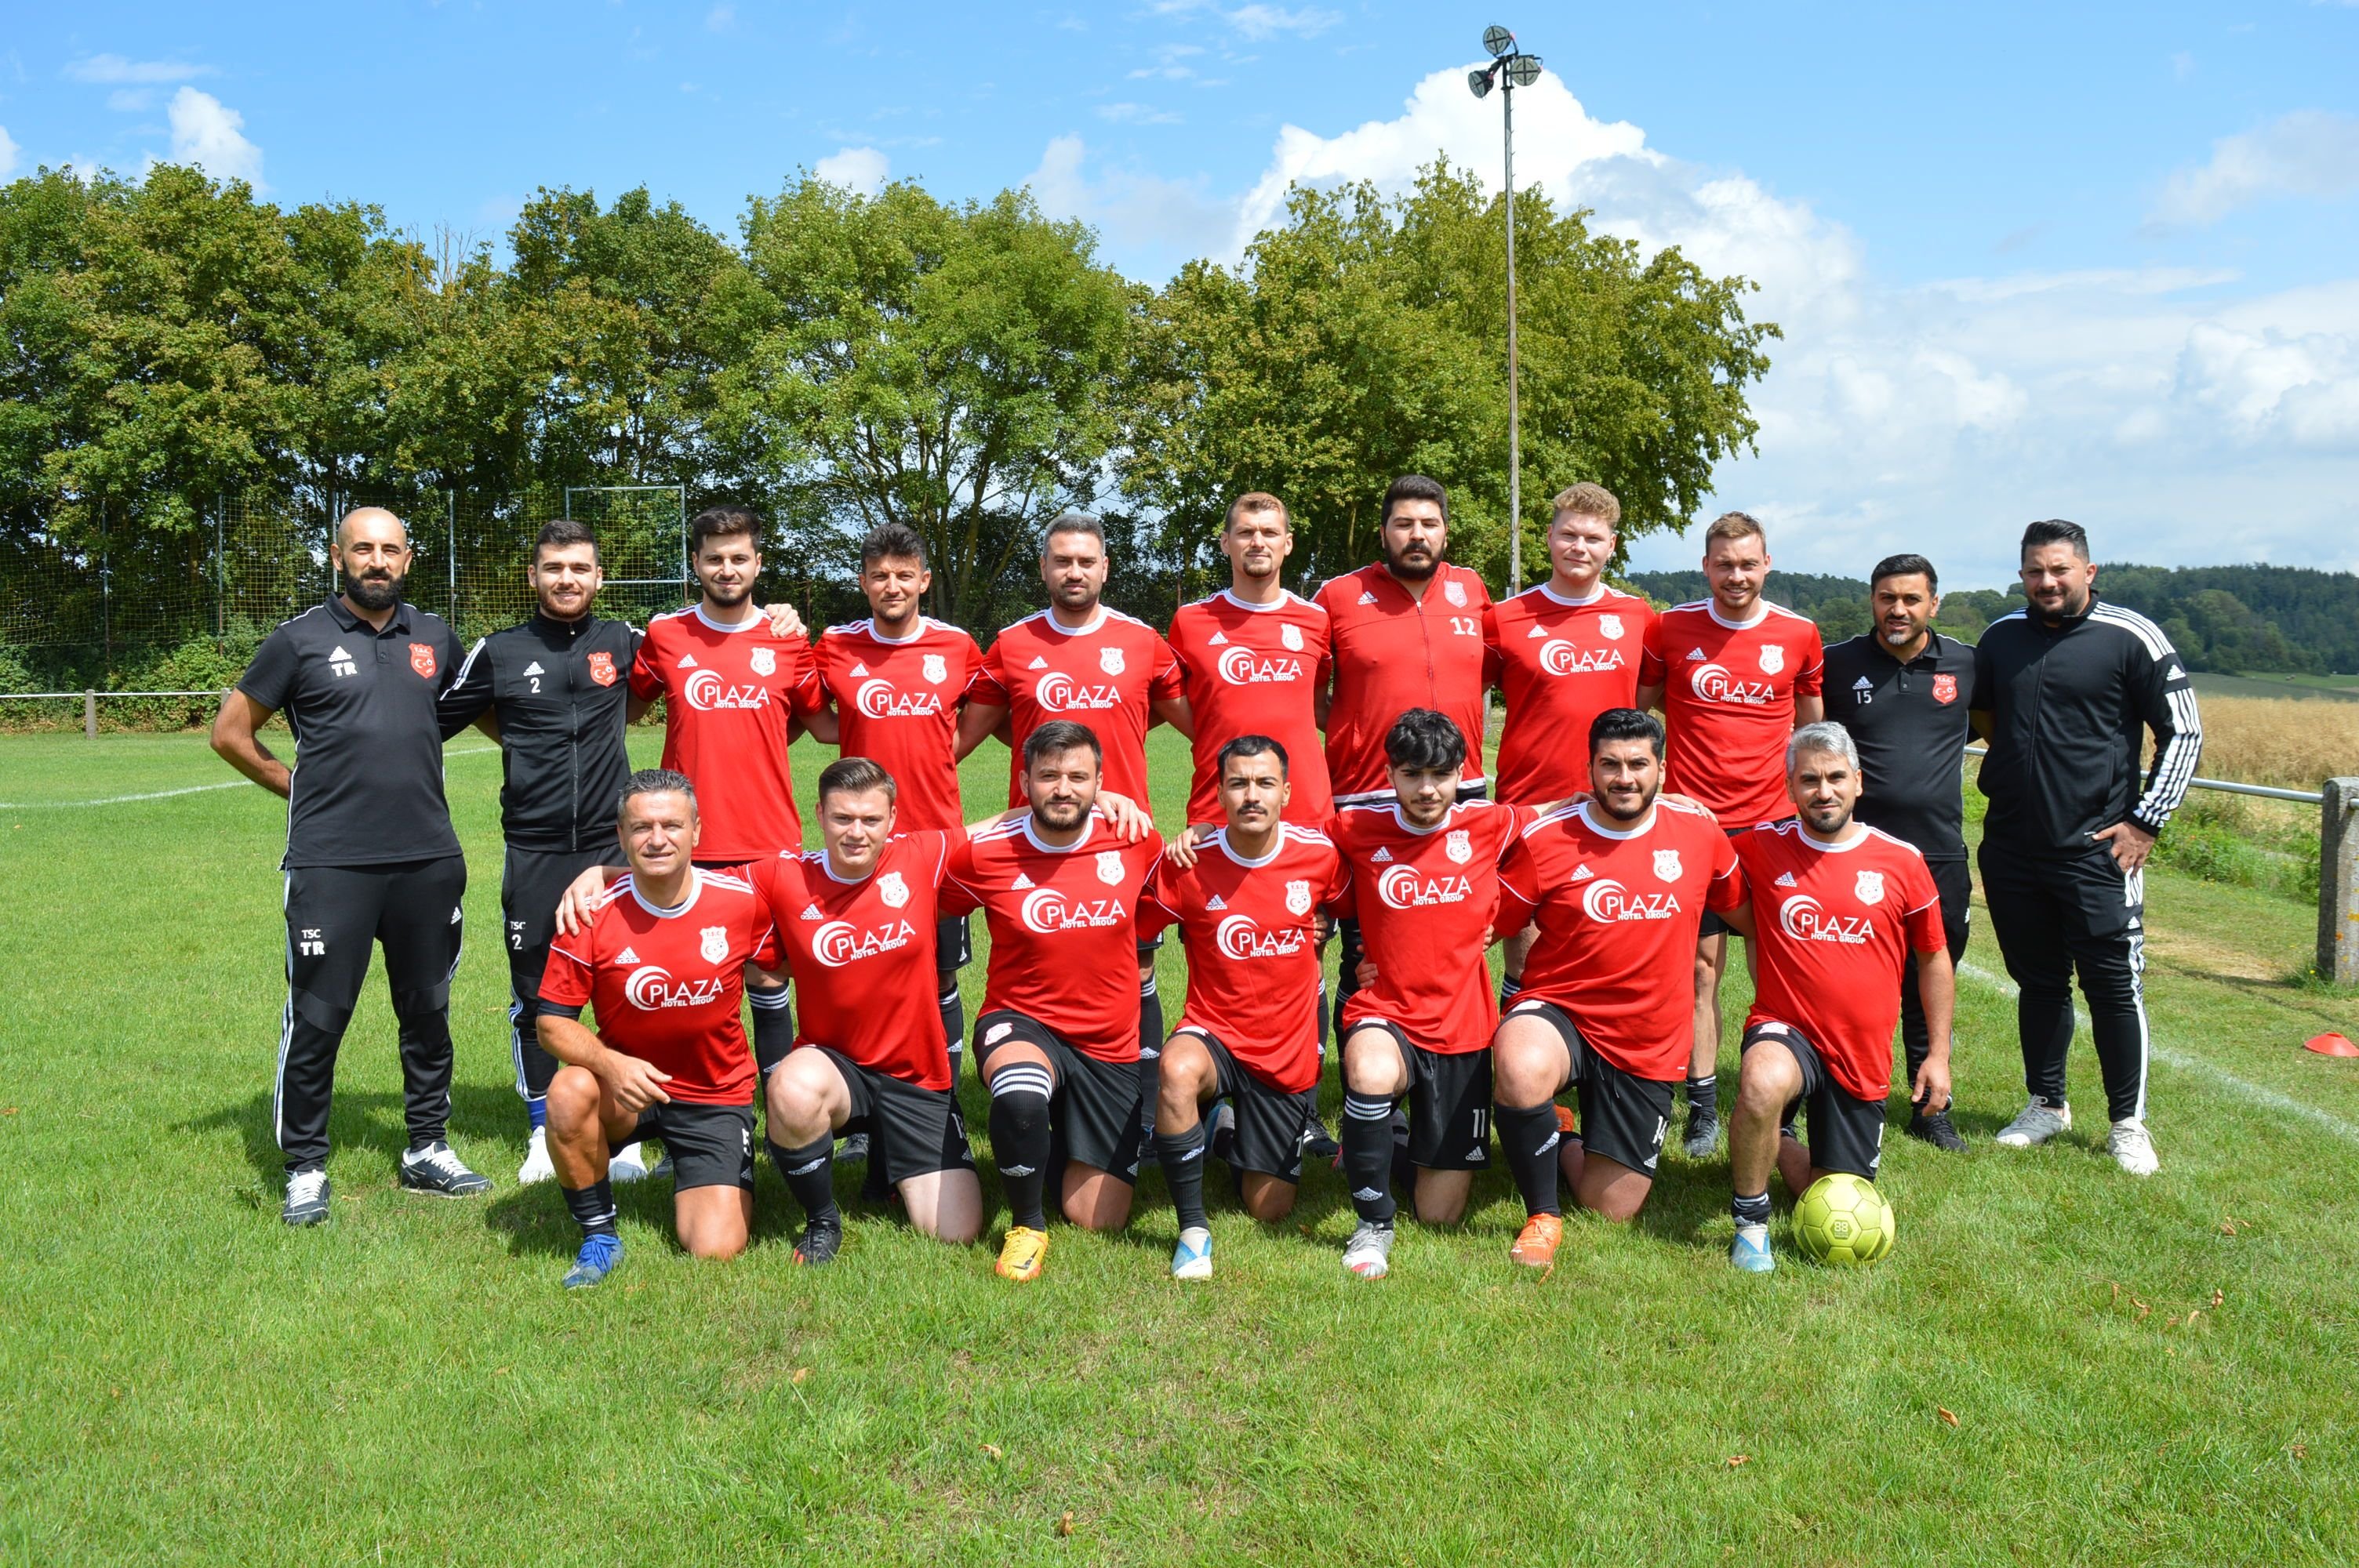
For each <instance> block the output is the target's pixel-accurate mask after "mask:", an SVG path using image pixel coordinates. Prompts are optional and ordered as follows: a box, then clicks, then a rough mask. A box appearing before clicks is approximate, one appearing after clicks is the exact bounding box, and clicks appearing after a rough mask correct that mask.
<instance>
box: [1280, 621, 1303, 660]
mask: <svg viewBox="0 0 2359 1568" xmlns="http://www.w3.org/2000/svg"><path fill="white" fill-rule="evenodd" d="M1277 640H1278V641H1279V642H1280V643H1285V644H1286V649H1287V652H1288V653H1290V654H1299V653H1300V652H1302V628H1300V627H1299V626H1280V627H1279V628H1278V629H1277Z"/></svg>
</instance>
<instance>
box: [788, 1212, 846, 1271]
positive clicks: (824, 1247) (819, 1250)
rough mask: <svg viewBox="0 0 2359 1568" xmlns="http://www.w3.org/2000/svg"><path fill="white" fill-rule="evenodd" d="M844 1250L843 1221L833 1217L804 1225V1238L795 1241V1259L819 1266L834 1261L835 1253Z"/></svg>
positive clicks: (812, 1265)
mask: <svg viewBox="0 0 2359 1568" xmlns="http://www.w3.org/2000/svg"><path fill="white" fill-rule="evenodd" d="M842 1250H843V1221H842V1220H840V1219H831V1220H827V1221H825V1222H823V1223H822V1222H814V1223H812V1224H810V1225H807V1226H805V1227H803V1238H802V1239H801V1240H800V1241H798V1242H796V1243H795V1261H796V1262H798V1263H802V1264H807V1265H809V1266H810V1267H811V1268H814V1269H816V1268H818V1267H819V1266H820V1265H821V1264H822V1263H832V1262H834V1261H835V1255H836V1254H837V1253H838V1252H841V1251H842Z"/></svg>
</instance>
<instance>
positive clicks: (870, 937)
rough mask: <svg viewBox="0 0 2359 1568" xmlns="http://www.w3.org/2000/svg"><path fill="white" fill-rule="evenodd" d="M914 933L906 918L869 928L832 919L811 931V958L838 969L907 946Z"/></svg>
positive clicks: (915, 935) (914, 928)
mask: <svg viewBox="0 0 2359 1568" xmlns="http://www.w3.org/2000/svg"><path fill="white" fill-rule="evenodd" d="M917 935H918V928H917V927H916V926H914V925H910V924H909V923H908V921H906V920H896V921H893V922H892V923H890V924H889V925H879V926H877V927H875V929H873V930H869V931H861V930H858V929H856V928H855V927H854V926H853V924H852V922H850V921H849V920H831V921H829V922H828V923H827V924H826V925H822V926H821V927H820V928H819V929H818V930H816V931H814V932H812V933H811V957H814V958H817V959H818V960H819V961H820V962H821V963H822V964H825V965H826V966H827V967H828V968H831V969H840V968H843V966H844V965H846V964H850V963H856V962H857V961H859V960H860V959H862V958H873V957H876V955H877V954H879V953H890V952H893V951H894V950H896V949H897V948H901V947H907V946H908V945H909V944H910V943H911V942H912V941H914V940H916V939H917Z"/></svg>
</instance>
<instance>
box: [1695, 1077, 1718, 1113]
mask: <svg viewBox="0 0 2359 1568" xmlns="http://www.w3.org/2000/svg"><path fill="white" fill-rule="evenodd" d="M1688 1110H1689V1112H1690V1114H1691V1115H1698V1116H1708V1117H1711V1118H1712V1119H1713V1120H1715V1121H1717V1120H1719V1119H1720V1075H1719V1074H1717V1073H1712V1074H1707V1075H1706V1076H1703V1077H1701V1078H1690V1079H1689V1080H1688Z"/></svg>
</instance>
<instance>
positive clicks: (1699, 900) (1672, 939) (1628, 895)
mask: <svg viewBox="0 0 2359 1568" xmlns="http://www.w3.org/2000/svg"><path fill="white" fill-rule="evenodd" d="M1612 820H1613V819H1612V818H1610V817H1608V816H1605V815H1604V814H1603V813H1602V812H1599V813H1596V814H1594V815H1593V814H1592V812H1591V809H1590V807H1589V806H1587V805H1586V804H1584V805H1581V806H1566V807H1564V808H1562V809H1561V810H1558V811H1551V812H1549V814H1548V815H1547V816H1543V817H1541V818H1539V820H1538V821H1537V822H1534V823H1533V824H1532V825H1531V826H1530V827H1527V828H1526V829H1525V830H1524V832H1523V834H1522V835H1521V836H1520V837H1519V838H1517V841H1516V844H1515V846H1514V848H1512V849H1509V850H1508V851H1507V858H1506V860H1505V861H1503V862H1502V863H1501V865H1500V867H1499V885H1500V889H1501V892H1500V898H1499V928H1500V929H1501V930H1503V931H1520V930H1521V929H1523V927H1524V925H1526V924H1527V922H1529V921H1530V920H1531V919H1532V918H1533V917H1534V916H1535V914H1537V916H1538V920H1539V927H1540V929H1539V935H1538V939H1537V940H1535V941H1534V942H1533V943H1532V950H1531V955H1530V957H1527V958H1526V959H1525V960H1524V989H1523V991H1522V993H1521V994H1520V995H1519V996H1518V997H1517V999H1516V1000H1518V1001H1521V1000H1525V999H1526V998H1532V999H1535V1000H1540V1001H1549V1002H1554V1003H1555V1004H1556V1005H1557V1006H1559V1007H1560V1008H1562V1009H1564V1011H1567V1012H1569V1013H1571V1015H1572V1020H1573V1022H1575V1023H1578V1024H1579V1025H1580V1026H1581V1033H1582V1039H1584V1040H1586V1041H1588V1042H1589V1044H1591V1045H1593V1047H1595V1048H1596V1051H1597V1054H1599V1055H1601V1056H1603V1057H1604V1058H1605V1060H1607V1061H1608V1062H1610V1063H1612V1064H1613V1065H1614V1066H1616V1067H1619V1068H1621V1069H1622V1070H1623V1071H1624V1072H1625V1073H1628V1074H1631V1075H1632V1076H1636V1077H1641V1078H1652V1079H1653V1080H1655V1081H1656V1082H1657V1083H1666V1082H1669V1080H1671V1079H1673V1078H1684V1077H1686V1076H1687V1071H1688V1056H1689V1053H1690V1048H1691V1047H1692V1045H1693V1044H1694V1041H1695V1022H1694V1021H1695V962H1696V960H1695V950H1696V933H1697V931H1698V930H1699V929H1700V928H1701V925H1702V924H1703V912H1704V911H1705V910H1706V909H1708V908H1709V909H1715V910H1720V909H1734V908H1735V907H1736V906H1737V905H1738V904H1740V903H1744V902H1745V878H1744V876H1743V874H1742V873H1740V872H1739V871H1738V870H1737V866H1736V851H1735V850H1734V849H1731V848H1730V847H1729V841H1728V835H1727V834H1725V833H1723V832H1722V831H1721V830H1720V827H1719V826H1718V825H1717V824H1715V823H1714V822H1713V821H1712V816H1711V815H1710V814H1709V813H1706V812H1702V811H1698V810H1696V809H1694V808H1693V807H1691V806H1680V805H1678V804H1677V803H1675V802H1672V801H1669V800H1658V801H1656V802H1655V811H1654V816H1653V817H1652V818H1651V819H1650V820H1649V821H1648V822H1647V825H1646V826H1645V827H1640V828H1637V829H1636V830H1635V831H1625V830H1624V829H1621V828H1617V827H1610V826H1606V824H1610V823H1611V821H1612ZM1895 994H1897V993H1895Z"/></svg>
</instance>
